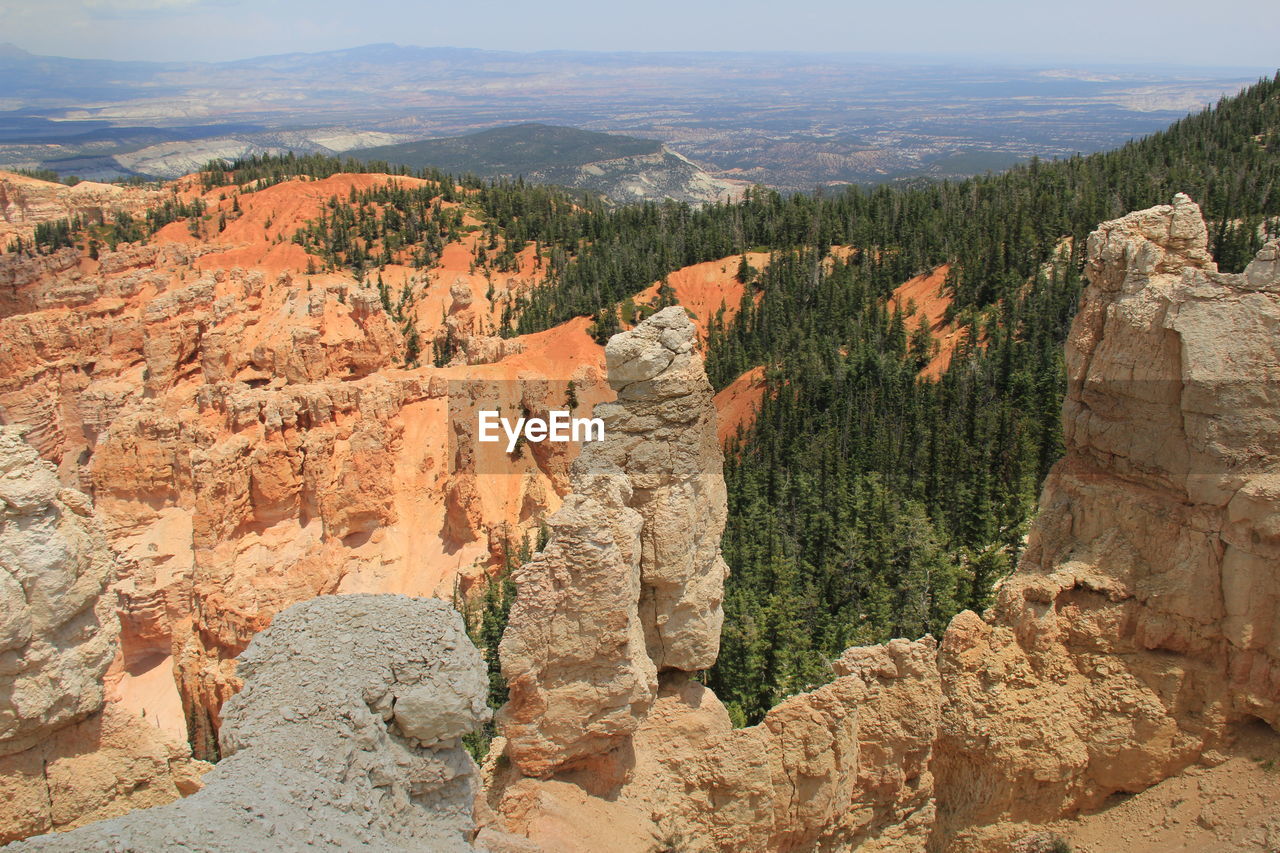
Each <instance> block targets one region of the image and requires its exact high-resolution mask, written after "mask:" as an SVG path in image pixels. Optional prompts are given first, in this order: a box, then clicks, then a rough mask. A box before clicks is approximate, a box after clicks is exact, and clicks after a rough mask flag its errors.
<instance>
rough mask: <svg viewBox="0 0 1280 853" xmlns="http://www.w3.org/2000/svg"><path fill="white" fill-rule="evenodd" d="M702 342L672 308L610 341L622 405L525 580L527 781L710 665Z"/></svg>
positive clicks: (717, 511) (714, 454)
mask: <svg viewBox="0 0 1280 853" xmlns="http://www.w3.org/2000/svg"><path fill="white" fill-rule="evenodd" d="M695 340H696V332H695V329H694V327H693V324H692V323H690V322H689V318H688V316H686V314H685V313H684V310H683V309H682V308H676V307H673V308H667V309H665V310H663V311H660V312H658V313H657V314H654V315H653V316H652V317H650V318H649V319H648V320H646V321H645V322H644V323H642V324H641V325H640V326H639V327H637V328H636V329H635V330H634V331H632V332H629V333H626V334H622V335H616V336H614V338H613V339H612V340H610V341H609V344H608V346H607V347H606V348H605V358H606V360H607V363H608V367H609V383H610V385H611V386H612V387H613V388H614V389H615V390H616V391H617V392H618V401H617V402H616V403H608V404H602V405H600V406H598V407H597V408H596V416H597V417H600V418H602V419H603V420H604V423H605V436H606V440H605V441H603V442H595V443H591V444H588V445H586V446H585V447H584V449H583V451H582V453H581V454H580V455H579V456H578V459H577V460H576V461H575V462H574V464H573V469H572V474H571V479H572V483H573V489H574V494H573V495H572V496H571V497H570V498H568V499H567V500H566V502H565V504H564V505H563V506H562V507H561V508H560V510H559V512H557V513H556V514H555V515H554V516H552V518H551V520H550V522H549V524H550V527H551V530H552V534H551V540H550V542H549V544H548V546H547V548H546V549H544V550H543V551H542V552H541V553H540V554H539V555H538V557H537V558H536V559H535V560H533V561H532V562H530V563H529V564H527V565H526V566H524V567H523V568H521V569H520V570H519V572H518V573H517V575H516V584H517V586H518V588H519V590H520V593H519V597H518V598H517V600H516V603H515V605H514V608H513V611H512V614H511V619H510V623H509V624H510V627H509V628H508V630H507V632H506V635H505V636H504V638H503V642H502V662H503V672H504V674H505V675H506V677H507V681H508V684H509V686H510V690H511V702H510V703H509V705H508V706H507V707H506V709H505V711H504V716H503V725H504V730H505V731H506V734H507V748H508V754H509V755H510V757H511V759H512V760H513V761H514V762H515V763H516V764H517V766H519V767H520V769H521V770H522V771H524V772H525V773H527V774H529V775H535V776H541V775H546V774H548V773H550V772H552V771H554V770H556V769H558V768H561V767H564V766H566V765H570V764H572V763H574V762H575V761H578V760H580V759H582V758H584V757H589V756H599V755H603V754H605V753H607V752H608V751H609V750H610V749H612V748H614V747H617V746H619V745H620V744H621V743H622V742H623V741H624V740H625V739H626V738H627V737H628V736H629V735H631V734H632V733H633V732H634V731H635V729H636V726H637V725H638V724H639V722H640V720H641V719H642V718H643V717H644V715H645V714H646V712H648V710H649V708H650V706H651V705H652V704H653V700H654V697H655V694H656V690H657V675H658V673H659V672H661V671H666V670H680V671H685V672H693V671H696V670H700V669H705V668H706V667H707V666H710V665H711V663H712V662H714V661H715V658H716V654H717V652H718V649H719V643H720V623H721V621H722V620H723V612H722V611H721V609H720V602H721V597H722V590H723V584H724V577H725V572H726V569H725V565H724V561H723V560H722V559H721V558H720V533H721V531H722V530H723V529H724V520H725V487H724V476H723V473H722V471H721V468H722V464H723V461H722V458H721V455H720V449H719V445H718V444H717V441H716V433H715V417H714V409H713V408H712V407H711V396H712V395H711V386H710V384H709V383H708V382H707V378H706V373H705V372H704V371H703V368H702V358H701V357H700V356H699V355H698V354H697V353H695V352H694V350H693V346H694V342H695Z"/></svg>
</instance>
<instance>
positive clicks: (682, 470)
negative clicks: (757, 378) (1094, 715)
mask: <svg viewBox="0 0 1280 853" xmlns="http://www.w3.org/2000/svg"><path fill="white" fill-rule="evenodd" d="M696 340H697V338H696V330H695V328H694V326H693V325H692V323H690V321H689V318H688V317H687V316H686V314H685V312H684V310H683V309H681V308H668V309H665V310H663V311H660V312H658V313H657V314H655V315H653V316H652V317H650V318H649V319H648V320H646V321H645V322H643V323H641V324H640V325H639V326H637V327H636V328H635V329H634V330H632V331H631V332H626V333H623V334H620V335H616V336H614V337H613V339H612V340H610V342H609V344H608V346H607V347H606V358H607V360H608V365H609V381H610V384H611V385H612V386H613V387H614V388H615V389H616V390H617V391H618V400H617V402H616V403H607V404H602V405H600V406H598V407H597V408H596V414H597V416H600V417H603V418H604V420H605V424H606V428H605V436H606V438H605V441H603V442H600V443H597V444H590V445H587V446H586V447H585V448H584V450H583V452H582V454H581V455H580V456H579V457H578V459H577V460H576V461H575V462H574V466H573V472H572V480H573V490H574V491H573V494H572V495H571V496H570V497H568V498H567V499H566V501H565V503H564V505H563V507H562V508H561V509H560V511H559V512H558V513H556V514H555V515H554V516H553V517H552V519H551V522H550V524H551V527H552V536H551V539H550V542H549V543H548V545H547V547H546V548H545V549H544V550H543V551H542V552H541V553H540V554H539V555H538V556H537V557H536V558H535V559H534V560H533V561H532V562H530V563H528V564H526V565H525V566H524V567H523V568H522V569H521V570H520V571H519V572H518V574H517V576H516V583H517V588H518V597H517V600H516V603H515V605H514V606H513V608H512V612H511V617H510V622H509V626H508V628H507V632H506V634H505V636H504V638H503V642H502V649H501V654H502V664H503V672H504V673H505V674H506V676H507V679H508V684H509V687H510V692H511V700H510V702H509V703H508V704H507V706H506V707H505V708H504V709H503V711H502V713H501V717H500V721H501V723H502V729H503V734H504V738H503V739H500V740H498V741H495V745H494V753H491V754H501V755H503V756H504V757H505V758H507V759H509V760H510V764H509V765H508V766H507V767H506V769H505V770H504V769H500V767H501V765H500V764H495V765H494V766H493V767H492V768H491V773H492V774H493V776H494V778H493V782H492V784H491V786H490V796H489V800H490V803H491V804H492V806H493V807H494V808H495V811H496V812H498V813H499V814H500V815H501V821H502V825H503V826H505V827H507V828H508V829H511V830H513V831H515V832H518V833H520V834H523V835H525V836H527V837H529V838H531V839H533V840H534V841H535V842H537V843H540V844H541V845H543V847H544V848H545V849H548V850H587V849H591V846H592V844H593V843H594V842H593V841H592V838H593V836H592V834H591V833H592V830H590V829H588V828H585V827H584V826H583V824H587V823H591V822H595V821H607V822H608V823H609V825H610V826H612V827H614V830H613V833H612V836H611V838H610V843H611V844H614V845H616V849H623V850H632V849H634V850H648V849H661V845H663V844H667V845H670V846H674V847H676V848H677V849H680V850H691V851H693V850H743V851H757V850H758V851H767V850H779V849H804V848H807V847H810V846H812V845H814V844H815V843H817V842H819V841H820V840H821V841H822V842H823V843H827V844H833V843H837V841H838V842H839V843H844V844H856V843H864V842H866V843H868V844H870V845H871V846H869V847H868V848H867V849H874V845H875V843H879V842H880V841H881V840H883V839H900V838H902V837H904V836H907V837H911V838H913V839H915V840H916V841H918V842H920V843H923V842H922V839H923V838H924V837H925V835H927V831H928V827H929V825H930V823H931V820H932V815H933V800H932V792H933V787H932V776H931V775H930V773H929V770H928V761H929V755H930V746H931V744H932V741H933V737H934V734H935V733H936V730H937V725H938V718H939V715H940V702H941V687H940V684H939V679H938V673H937V665H936V663H935V662H934V657H935V654H934V649H935V646H934V644H933V641H932V640H929V639H925V640H922V641H920V642H916V643H909V642H907V641H905V640H904V641H895V642H894V643H892V644H890V645H888V646H886V647H876V648H870V649H851V650H850V651H849V652H848V653H846V655H845V656H844V657H843V658H842V659H841V660H840V661H839V662H837V664H836V672H837V674H838V675H839V676H840V677H839V678H837V679H836V680H835V681H834V682H832V683H831V684H829V685H827V686H825V687H823V688H821V689H819V690H817V691H815V692H813V693H808V694H803V695H801V696H797V697H794V698H793V699H790V700H788V701H787V702H785V703H783V704H782V705H780V706H778V707H777V708H775V709H774V710H773V711H771V712H770V713H769V715H768V716H767V718H766V719H765V721H764V722H762V723H761V724H760V725H758V726H753V727H751V728H747V729H737V730H735V729H733V727H732V725H731V723H730V721H729V715H728V713H727V712H726V710H725V709H724V707H723V706H722V705H721V704H720V702H719V700H718V699H716V697H715V695H714V694H713V693H712V692H711V691H710V690H707V689H706V688H704V687H703V686H701V685H700V684H697V683H696V682H694V681H692V680H690V674H691V673H693V672H695V671H697V670H701V669H705V668H707V667H708V666H710V665H711V664H712V663H713V662H714V661H715V658H716V655H717V653H718V648H719V634H720V624H721V621H722V613H721V610H720V603H721V595H722V585H723V581H724V577H725V573H726V569H725V566H724V562H723V560H722V559H721V557H720V550H719V542H720V533H721V531H722V530H723V527H724V520H725V486H724V479H723V473H722V458H721V454H720V449H719V442H718V440H717V437H716V425H715V410H714V407H713V405H712V396H711V389H710V387H709V385H708V383H707V380H706V375H705V373H704V372H703V368H702V359H701V357H700V356H699V355H698V354H697V353H696V352H695V351H694V345H695V342H696ZM584 791H586V792H589V793H590V794H593V795H594V797H590V796H587V794H584V793H583V792H584ZM886 843H887V842H886Z"/></svg>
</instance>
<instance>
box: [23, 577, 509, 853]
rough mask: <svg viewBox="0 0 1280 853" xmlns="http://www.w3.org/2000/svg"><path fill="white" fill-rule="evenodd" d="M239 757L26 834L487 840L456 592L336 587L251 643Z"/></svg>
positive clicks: (218, 840)
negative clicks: (467, 739)
mask: <svg viewBox="0 0 1280 853" xmlns="http://www.w3.org/2000/svg"><path fill="white" fill-rule="evenodd" d="M240 673H241V675H242V677H243V678H244V689H243V690H242V691H241V692H240V693H239V694H238V695H237V696H236V697H235V698H234V699H232V700H231V701H229V702H228V703H227V706H226V708H225V715H224V720H225V724H224V726H223V728H222V731H221V737H222V751H223V755H224V758H223V759H222V761H221V762H220V763H219V764H218V766H217V768H216V769H215V770H213V771H211V772H209V773H208V774H207V775H206V776H205V786H204V787H203V788H202V789H201V790H200V791H199V792H198V793H196V794H194V795H192V796H190V797H188V798H186V799H184V800H181V801H179V802H176V803H173V804H171V805H168V806H162V807H159V808H154V809H146V810H141V811H136V812H133V813H131V814H129V815H126V816H124V817H120V818H116V819H114V820H108V821H102V822H100V823H96V824H94V825H92V826H89V827H85V828H82V829H78V830H75V831H72V832H67V833H62V834H58V835H47V836H42V837H39V838H33V839H29V840H28V841H26V842H22V843H19V844H17V845H15V846H14V847H12V848H10V849H14V850H20V851H22V850H50V851H55V850H61V851H81V850H119V849H130V850H171V849H183V850H203V851H235V853H252V852H253V851H262V850H334V851H339V850H359V849H370V850H433V851H435V850H439V851H449V850H471V849H472V846H471V844H470V837H471V835H472V831H473V824H472V817H471V812H472V801H473V799H474V792H473V785H474V776H475V764H474V762H472V760H471V757H470V756H469V755H468V754H467V752H466V750H465V749H463V748H462V745H461V741H460V738H461V737H462V735H464V734H467V733H468V732H470V731H472V730H473V729H474V728H475V727H476V726H478V725H479V724H480V723H481V722H483V721H484V720H485V719H486V718H487V717H488V715H489V709H488V708H487V707H486V706H485V693H486V690H487V688H488V680H487V677H486V675H485V668H484V663H483V661H482V660H481V658H480V654H479V652H477V651H476V648H475V646H473V645H471V642H470V641H469V640H468V639H467V636H466V632H465V631H464V629H463V624H462V619H461V617H459V616H458V614H457V612H455V611H454V610H453V609H452V608H450V607H449V606H448V605H447V604H445V603H443V602H440V601H434V600H430V599H411V598H407V597H404V596H392V595H352V596H326V597H321V598H316V599H312V600H311V601H307V602H304V603H302V604H298V605H295V606H293V607H291V608H289V609H288V610H286V611H285V612H283V613H281V614H279V615H278V616H277V617H276V619H275V621H274V623H273V624H272V625H271V627H270V628H268V629H266V630H265V631H263V632H262V633H261V634H259V635H258V636H257V637H255V638H254V640H253V642H252V643H251V644H250V645H249V648H248V649H247V650H246V651H245V653H244V654H243V655H242V656H241V661H240Z"/></svg>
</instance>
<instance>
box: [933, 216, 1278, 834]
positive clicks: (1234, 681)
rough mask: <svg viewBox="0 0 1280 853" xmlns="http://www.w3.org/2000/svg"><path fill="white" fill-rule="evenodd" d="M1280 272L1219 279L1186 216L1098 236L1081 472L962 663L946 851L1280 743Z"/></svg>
mask: <svg viewBox="0 0 1280 853" xmlns="http://www.w3.org/2000/svg"><path fill="white" fill-rule="evenodd" d="M1276 256H1277V249H1276V246H1275V244H1272V245H1270V246H1268V247H1267V248H1265V249H1263V251H1262V252H1261V253H1260V254H1259V256H1258V258H1257V260H1255V261H1254V262H1253V263H1252V264H1251V265H1250V266H1249V268H1248V269H1247V270H1246V272H1245V273H1244V274H1243V275H1224V274H1221V273H1218V272H1217V271H1216V267H1215V266H1214V264H1213V262H1212V260H1211V258H1210V256H1209V254H1208V250H1207V233H1206V230H1205V225H1204V221H1203V220H1202V219H1201V217H1200V211H1199V209H1198V208H1197V207H1196V205H1195V204H1194V203H1192V202H1191V200H1190V199H1188V198H1187V197H1186V196H1181V195H1180V196H1178V197H1177V198H1176V199H1175V200H1174V203H1173V204H1172V205H1165V206H1161V207H1157V208H1152V209H1151V210H1146V211H1142V212H1140V213H1134V214H1130V215H1129V216H1126V217H1124V218H1122V219H1119V220H1116V221H1113V222H1108V223H1106V224H1104V225H1103V226H1101V227H1100V228H1099V229H1098V230H1097V231H1096V232H1094V233H1093V234H1092V235H1091V236H1090V238H1089V247H1088V266H1087V269H1086V273H1087V276H1088V279H1089V287H1088V288H1087V289H1086V291H1085V293H1084V297H1083V301H1082V304H1081V308H1080V312H1079V315H1078V316H1077V318H1076V321H1075V323H1074V325H1073V327H1072V331H1071V336H1070V339H1069V341H1068V344H1067V369H1068V390H1067V396H1066V400H1065V403H1064V405H1063V423H1064V426H1065V437H1066V455H1065V457H1064V458H1063V459H1062V460H1061V461H1060V462H1059V463H1058V464H1057V465H1056V466H1055V467H1054V469H1053V470H1052V472H1051V473H1050V475H1049V478H1048V480H1047V482H1046V483H1045V487H1044V492H1043V496H1042V498H1041V504H1040V514H1039V516H1038V518H1037V519H1036V522H1035V524H1034V526H1033V528H1032V531H1031V536H1030V540H1029V543H1028V547H1027V551H1026V554H1025V557H1024V559H1023V560H1022V563H1021V565H1020V567H1019V570H1018V572H1017V573H1016V574H1014V575H1013V576H1012V577H1011V578H1009V579H1008V580H1007V581H1006V582H1005V583H1004V584H1003V585H1002V587H1001V588H1000V590H999V593H998V598H997V602H996V605H995V607H994V610H993V612H992V613H991V614H990V616H989V621H988V622H985V623H984V622H982V621H981V620H979V619H978V618H977V617H976V616H974V615H973V614H961V615H960V616H958V617H957V618H956V620H955V621H954V622H953V623H952V625H951V627H950V628H949V629H948V631H947V633H946V636H945V639H944V641H943V643H942V649H941V655H940V661H939V666H940V669H941V672H942V677H943V684H944V687H945V692H946V695H947V703H946V712H945V714H944V716H943V721H942V729H941V734H940V737H939V741H938V744H937V746H936V748H935V756H936V757H935V761H934V772H935V774H936V775H937V777H938V783H937V784H938V791H939V795H938V809H939V825H938V832H937V837H936V838H935V846H937V847H938V849H951V850H967V849H972V850H991V849H998V847H999V845H1000V844H1002V843H1004V842H1005V841H1007V840H1008V838H1010V837H1011V836H1012V835H1014V834H1016V832H1017V831H1018V830H1017V826H1018V825H1019V824H1023V825H1025V824H1033V823H1036V822H1039V821H1045V820H1051V819H1054V818H1056V817H1058V816H1060V815H1063V814H1071V813H1074V812H1076V811H1078V810H1081V809H1090V808H1094V807H1097V806H1098V805H1100V804H1101V803H1102V802H1103V800H1104V799H1105V798H1106V797H1107V796H1108V795H1110V794H1112V793H1114V792H1117V791H1138V790H1142V789H1143V788H1146V787H1147V786H1150V785H1152V784H1154V783H1155V782H1158V781H1160V780H1161V779H1164V778H1166V777H1168V776H1170V775H1172V774H1174V773H1176V772H1178V771H1180V770H1181V769H1182V768H1184V767H1186V766H1188V765H1190V764H1192V763H1194V762H1196V761H1198V760H1201V759H1202V757H1203V756H1204V755H1205V753H1206V751H1207V750H1209V749H1210V748H1212V747H1213V746H1215V745H1217V744H1220V743H1221V742H1222V741H1223V740H1224V739H1226V738H1228V737H1229V736H1230V735H1231V733H1232V731H1233V727H1235V726H1237V725H1240V724H1244V723H1247V722H1248V721H1250V720H1253V719H1261V720H1264V721H1265V722H1267V723H1268V724H1270V725H1271V726H1273V727H1275V726H1277V725H1280V635H1278V634H1277V632H1276V626H1277V625H1280V596H1277V586H1276V579H1275V571H1274V566H1275V564H1276V559H1277V558H1278V557H1280V539H1277V531H1276V526H1275V518H1276V508H1277V500H1278V499H1280V490H1277V484H1276V477H1277V473H1276V472H1277V465H1278V464H1280V429H1277V424H1276V414H1275V413H1276V412H1277V411H1280V385H1277V384H1276V382H1275V378H1276V376H1277V371H1278V370H1280V343H1278V342H1277V338H1276V336H1275V331H1274V330H1275V328H1276V325H1277V323H1280V276H1278V275H1277V271H1276V269H1275V258H1276ZM983 827H986V828H983Z"/></svg>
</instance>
